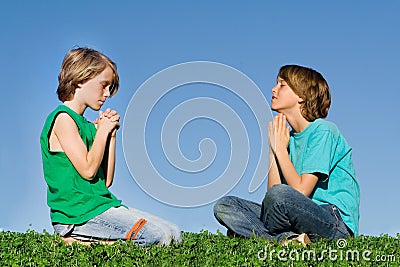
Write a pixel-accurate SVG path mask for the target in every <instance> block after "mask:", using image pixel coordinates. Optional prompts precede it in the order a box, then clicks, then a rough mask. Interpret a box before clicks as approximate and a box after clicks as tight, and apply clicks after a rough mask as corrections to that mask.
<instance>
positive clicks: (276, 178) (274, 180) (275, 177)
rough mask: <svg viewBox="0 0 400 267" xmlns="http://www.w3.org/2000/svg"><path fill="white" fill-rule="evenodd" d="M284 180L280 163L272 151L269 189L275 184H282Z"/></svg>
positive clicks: (270, 154) (270, 155)
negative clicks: (279, 167) (281, 175)
mask: <svg viewBox="0 0 400 267" xmlns="http://www.w3.org/2000/svg"><path fill="white" fill-rule="evenodd" d="M281 183H282V180H281V177H280V173H279V169H278V165H277V164H276V159H275V156H274V154H273V153H272V151H271V152H270V153H269V172H268V189H270V188H271V187H272V186H273V185H275V184H281Z"/></svg>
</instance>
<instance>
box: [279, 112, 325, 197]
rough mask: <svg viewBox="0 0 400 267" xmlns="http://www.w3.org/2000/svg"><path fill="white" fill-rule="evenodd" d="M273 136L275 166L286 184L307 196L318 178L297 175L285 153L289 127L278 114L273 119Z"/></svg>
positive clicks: (312, 175) (283, 117)
mask: <svg viewBox="0 0 400 267" xmlns="http://www.w3.org/2000/svg"><path fill="white" fill-rule="evenodd" d="M274 135H275V149H274V151H273V153H274V155H275V158H276V161H277V166H278V168H279V169H280V170H281V171H282V175H283V177H284V178H285V180H286V182H287V184H288V185H290V186H291V187H293V188H294V189H296V190H297V191H299V192H300V193H302V194H304V195H305V196H309V195H310V194H311V192H312V191H313V190H314V187H315V185H316V184H317V182H318V177H317V176H316V175H314V174H310V173H305V174H302V175H299V174H298V173H297V171H296V169H295V168H294V166H293V164H292V162H291V161H290V157H289V153H288V151H287V146H288V144H289V127H288V126H287V125H286V117H285V116H284V115H283V114H279V115H278V116H276V117H275V118H274ZM278 168H277V169H278Z"/></svg>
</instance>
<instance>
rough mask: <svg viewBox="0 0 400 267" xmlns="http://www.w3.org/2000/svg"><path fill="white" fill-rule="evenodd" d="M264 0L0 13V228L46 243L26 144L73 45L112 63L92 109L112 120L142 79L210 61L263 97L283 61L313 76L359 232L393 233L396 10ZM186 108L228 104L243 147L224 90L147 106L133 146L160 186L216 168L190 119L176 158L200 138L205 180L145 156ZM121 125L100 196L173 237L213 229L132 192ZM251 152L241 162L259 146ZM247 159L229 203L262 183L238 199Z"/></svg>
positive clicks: (198, 89) (57, 5)
mask: <svg viewBox="0 0 400 267" xmlns="http://www.w3.org/2000/svg"><path fill="white" fill-rule="evenodd" d="M271 2H272V1H268V2H267V1H252V2H251V3H250V2H246V3H245V1H196V2H195V1H193V2H192V3H189V2H188V1H165V2H162V1H159V2H157V1H114V2H110V1H91V2H90V1H64V2H63V1H7V2H3V3H2V4H1V6H2V7H1V11H0V13H1V16H0V25H1V26H0V27H1V35H0V40H1V42H0V46H1V50H0V57H1V59H2V60H1V64H0V76H1V81H2V84H3V89H2V92H3V93H2V94H3V103H2V111H3V116H2V118H3V119H2V123H1V132H0V137H1V140H2V144H1V146H0V148H1V150H0V151H1V154H0V156H1V158H0V159H1V161H0V164H1V165H0V166H1V183H2V190H1V194H0V214H2V215H1V216H0V228H1V229H4V230H11V231H19V232H25V231H26V230H28V229H33V230H36V231H39V232H42V230H46V231H48V232H52V228H51V224H50V219H49V210H48V207H47V204H46V184H45V182H44V179H43V172H42V165H41V154H40V146H39V135H40V132H41V129H42V126H43V122H44V120H45V118H46V116H47V115H48V113H49V112H51V111H52V110H53V109H54V108H55V107H56V106H57V105H58V104H59V101H58V100H57V97H56V94H55V90H56V88H57V75H58V72H59V68H60V65H61V61H62V58H63V56H64V55H65V53H66V51H67V50H68V49H70V48H72V47H73V46H75V45H79V46H90V47H93V48H96V49H98V50H100V51H102V52H104V53H105V54H106V55H108V56H109V57H110V58H112V59H113V60H114V61H115V62H116V63H117V65H118V70H119V74H120V80H121V87H120V90H119V92H118V94H117V95H116V96H115V97H114V98H112V99H109V100H108V102H107V103H106V104H105V107H111V108H113V109H116V110H117V111H118V112H119V113H120V114H121V115H122V116H124V115H125V113H126V111H127V109H128V107H129V103H130V101H131V99H132V97H133V95H134V93H135V92H136V90H137V89H138V88H139V87H140V86H141V85H142V84H143V83H144V82H145V81H146V80H147V79H149V78H150V77H152V76H153V75H154V74H156V73H158V72H160V71H162V70H164V69H165V68H168V67H170V66H173V65H176V64H180V63H184V62H190V61H212V62H218V63H222V64H225V65H228V66H231V67H233V68H235V69H237V70H239V71H240V72H242V73H244V74H245V75H247V76H248V77H249V78H250V79H251V80H252V81H254V83H255V84H257V86H258V87H259V88H260V90H261V91H262V93H263V94H264V96H265V98H266V99H268V100H269V99H270V97H271V87H272V86H273V85H274V81H275V78H276V74H277V71H278V69H279V67H280V66H282V65H284V64H291V63H295V64H300V65H305V66H309V67H312V68H315V69H317V70H318V71H320V72H321V73H322V74H323V75H324V77H325V78H326V79H327V81H328V83H329V84H330V87H331V91H332V95H333V100H332V107H331V110H330V113H329V116H328V119H329V120H332V121H334V122H335V123H336V124H337V125H338V127H339V129H340V130H341V131H342V133H343V134H344V136H345V137H346V139H347V141H348V143H349V144H350V145H351V146H352V147H353V158H354V163H355V168H356V173H357V177H358V180H359V184H360V188H361V206H360V214H361V217H360V234H364V235H379V234H381V233H388V234H390V235H394V234H395V233H398V232H400V226H399V223H398V222H399V221H400V215H399V212H398V207H397V205H398V204H397V203H399V200H400V194H399V193H398V188H400V179H399V178H400V177H399V174H398V166H399V164H398V162H399V156H398V151H399V149H400V147H399V143H398V142H397V135H398V133H399V131H400V123H399V119H398V117H397V114H398V99H399V98H400V90H399V85H398V78H397V77H398V76H399V72H400V67H399V61H400V54H399V50H398V47H400V36H399V34H398V33H399V26H400V22H399V20H398V14H399V12H400V2H399V1H395V0H392V1H390V0H389V1H385V2H384V3H383V2H381V3H378V2H376V1H370V2H367V1H351V2H348V1H334V2H331V3H327V2H321V1H301V2H300V1H279V3H278V1H276V3H271ZM208 94H211V96H210V95H208ZM191 97H214V98H217V99H218V100H220V101H222V102H225V103H227V104H231V106H232V107H233V108H236V109H237V112H238V113H239V114H243V113H244V115H240V116H242V117H243V118H245V119H248V118H249V121H248V122H245V125H246V126H247V127H248V128H249V130H248V131H249V135H250V136H251V135H252V134H254V132H253V131H255V130H254V129H255V127H254V121H252V119H251V116H250V115H248V114H249V109H248V108H246V107H245V106H244V105H243V103H241V102H240V101H238V99H236V98H235V97H234V96H232V95H231V94H230V93H229V91H226V90H225V91H224V90H223V89H221V88H215V86H213V85H209V84H205V85H201V84H200V85H199V84H194V85H188V86H184V87H182V88H178V89H177V90H174V92H172V93H171V94H169V95H167V96H166V97H164V98H163V99H162V100H163V101H160V106H159V108H158V109H157V111H156V112H155V113H152V115H151V117H149V120H150V121H151V122H153V123H155V125H154V126H151V127H150V128H149V130H148V131H149V133H148V134H147V138H148V140H147V141H146V142H147V144H148V145H149V148H148V149H149V154H150V156H151V157H153V159H152V161H154V164H155V165H160V172H164V173H165V175H167V176H168V175H171V176H170V177H171V179H175V178H176V179H178V180H179V179H181V180H180V181H175V182H177V183H178V182H179V183H181V184H184V185H186V186H198V185H202V184H205V183H209V182H210V181H212V177H217V176H218V174H219V173H221V171H222V170H221V169H219V168H220V167H221V166H223V165H224V164H227V162H228V160H227V159H228V156H229V149H230V145H229V142H227V133H226V132H225V131H224V129H223V128H222V127H221V126H220V125H218V124H216V123H215V122H213V121H211V120H207V119H199V120H198V121H192V122H190V124H188V125H186V126H185V127H184V128H183V129H182V132H181V136H179V138H180V139H179V142H180V145H181V149H182V153H183V154H185V156H186V157H188V158H189V159H192V160H194V159H196V158H197V157H198V156H199V151H198V150H197V147H198V141H199V140H201V139H203V138H211V139H213V140H214V142H215V143H216V144H217V146H218V151H217V156H216V159H215V163H216V165H215V166H211V167H210V168H209V169H208V171H209V173H208V174H207V175H195V176H193V177H192V178H190V177H188V176H182V173H178V174H176V175H175V176H174V175H173V174H170V172H172V171H174V170H171V168H169V167H168V166H169V165H168V163H165V156H164V155H163V154H162V149H161V148H160V147H157V144H159V143H160V138H161V137H160V134H159V129H160V127H161V125H160V124H158V125H157V123H162V118H165V116H166V115H165V114H166V113H168V112H169V111H170V110H171V109H173V108H174V107H175V106H177V105H179V103H180V102H179V101H185V100H187V99H190V98H191ZM85 116H86V117H87V118H88V119H90V120H92V119H94V118H96V113H95V112H92V111H87V113H85ZM121 123H122V129H121V130H120V131H119V133H118V138H119V139H118V143H117V149H118V152H117V157H118V160H117V166H116V167H117V170H116V178H115V182H114V185H113V186H112V187H111V191H112V192H113V193H114V194H115V195H116V196H117V197H118V198H120V199H122V200H123V202H124V203H125V204H126V205H128V206H132V207H135V208H139V209H142V210H145V211H148V212H151V213H153V214H156V215H159V216H161V217H164V218H166V219H168V220H170V221H173V222H175V223H176V224H177V225H178V226H180V228H181V229H182V230H184V231H192V232H199V231H200V230H201V229H207V230H209V231H211V232H215V231H216V230H217V229H220V230H223V228H221V227H220V226H219V225H218V224H217V222H216V221H215V219H214V217H213V215H212V203H211V204H209V205H204V206H201V207H196V208H194V207H192V208H181V207H174V206H170V205H167V204H164V203H162V202H160V201H157V200H155V199H154V198H152V197H151V196H149V195H147V194H146V193H145V192H143V190H141V189H140V187H139V186H138V184H137V183H136V182H135V181H134V180H133V178H132V176H131V173H130V172H129V169H128V166H127V163H126V161H125V156H124V153H123V143H122V141H121V139H122V132H123V129H124V127H125V125H124V124H125V123H126V121H124V120H122V121H121ZM176 138H178V137H176ZM250 139H251V141H253V140H252V138H250ZM254 142H255V143H252V144H251V145H250V148H251V149H252V151H253V150H254V148H255V147H257V146H259V144H260V143H257V142H260V141H257V140H256V141H254ZM251 153H252V154H251V155H250V158H249V165H248V166H249V167H248V170H246V172H245V175H244V176H243V178H242V179H241V180H240V182H239V183H238V184H237V186H236V187H235V188H234V189H233V190H232V191H231V192H230V194H233V195H237V196H241V197H243V198H247V199H251V200H253V201H257V202H259V201H261V199H262V198H263V195H264V194H265V188H266V184H265V183H264V184H263V185H261V187H260V188H259V190H257V191H256V192H254V193H249V192H248V186H249V183H250V180H251V178H252V177H251V172H252V171H251V170H254V168H255V167H254V166H255V164H256V161H255V160H254V158H256V157H257V152H251ZM254 153H255V154H254ZM227 155H228V156H227ZM163 166H164V167H163ZM163 168H164V169H163ZM213 175H214V176H213ZM180 177H181V178H180ZM210 177H211V178H210ZM182 197H190V196H182Z"/></svg>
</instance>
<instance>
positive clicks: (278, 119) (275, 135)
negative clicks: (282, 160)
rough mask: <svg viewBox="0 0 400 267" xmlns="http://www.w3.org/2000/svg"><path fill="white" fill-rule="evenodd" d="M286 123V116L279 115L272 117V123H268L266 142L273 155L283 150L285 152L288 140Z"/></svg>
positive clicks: (288, 132) (288, 131)
mask: <svg viewBox="0 0 400 267" xmlns="http://www.w3.org/2000/svg"><path fill="white" fill-rule="evenodd" d="M286 122H287V121H286V116H285V115H283V114H281V113H279V114H278V115H277V116H275V117H274V121H273V123H272V122H269V123H268V142H269V145H270V149H271V151H272V152H273V153H274V154H276V153H277V152H281V151H284V150H285V151H287V147H288V145H289V140H290V130H289V127H288V126H287V124H286Z"/></svg>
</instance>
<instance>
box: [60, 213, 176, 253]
mask: <svg viewBox="0 0 400 267" xmlns="http://www.w3.org/2000/svg"><path fill="white" fill-rule="evenodd" d="M53 228H54V230H55V232H56V233H58V234H60V235H61V236H71V237H73V238H76V239H79V240H82V241H98V240H118V239H122V240H133V241H134V242H135V243H136V244H138V245H149V244H161V245H168V244H170V243H171V241H175V242H178V243H179V242H181V241H182V237H181V232H180V230H179V228H178V227H177V226H176V225H175V224H173V223H170V222H168V221H166V220H163V219H161V218H159V217H157V216H154V215H151V214H149V213H146V212H143V211H140V210H137V209H134V208H127V207H124V206H120V207H114V208H110V209H108V210H106V211H105V212H103V213H101V214H100V215H98V216H96V217H94V218H93V219H91V220H89V221H87V222H85V223H83V224H76V225H66V224H59V223H55V224H53Z"/></svg>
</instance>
